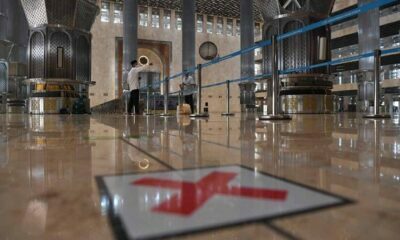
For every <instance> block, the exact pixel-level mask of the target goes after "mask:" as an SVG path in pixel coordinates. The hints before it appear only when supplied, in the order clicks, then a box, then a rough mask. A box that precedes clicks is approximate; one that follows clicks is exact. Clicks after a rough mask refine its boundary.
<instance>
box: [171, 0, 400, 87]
mask: <svg viewBox="0 0 400 240" xmlns="http://www.w3.org/2000/svg"><path fill="white" fill-rule="evenodd" d="M397 1H398V0H376V1H374V2H372V3H368V4H364V5H362V6H359V7H358V8H355V9H352V10H350V11H347V12H344V13H342V14H338V15H336V16H333V17H329V18H326V19H324V20H321V21H319V22H316V23H313V24H310V25H307V26H305V27H303V28H300V29H297V30H295V31H292V32H289V33H284V34H282V35H279V36H277V40H278V41H282V40H284V39H287V38H290V37H293V36H296V35H299V34H303V33H306V32H309V31H312V30H315V29H317V28H320V27H324V26H327V25H331V24H334V23H336V22H339V21H342V20H344V19H347V18H349V17H352V16H355V15H358V14H361V13H365V12H368V11H370V10H372V9H375V8H379V7H382V6H384V5H388V4H391V3H395V2H397ZM269 45H271V40H265V41H261V42H258V43H256V44H255V45H253V46H251V47H248V48H245V49H241V50H239V51H235V52H232V53H230V54H228V55H226V56H223V57H218V58H216V59H214V60H211V61H209V62H206V63H204V64H202V67H203V68H205V67H209V66H211V65H214V64H217V63H220V62H223V61H226V60H228V59H231V58H234V57H237V56H239V55H243V54H246V53H249V52H252V51H254V50H255V49H257V48H262V47H266V46H269ZM196 70H197V67H193V68H191V69H188V70H187V72H188V73H194V72H196ZM183 75H184V72H181V73H178V74H176V75H174V76H172V77H170V78H169V79H170V80H172V79H175V78H178V77H180V76H183Z"/></svg>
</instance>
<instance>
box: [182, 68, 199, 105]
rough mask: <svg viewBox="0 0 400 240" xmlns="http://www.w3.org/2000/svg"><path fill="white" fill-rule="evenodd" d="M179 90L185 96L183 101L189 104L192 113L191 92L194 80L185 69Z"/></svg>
mask: <svg viewBox="0 0 400 240" xmlns="http://www.w3.org/2000/svg"><path fill="white" fill-rule="evenodd" d="M180 87H181V90H182V92H183V95H184V96H185V103H186V104H189V105H190V108H191V111H192V113H194V97H193V92H194V91H195V90H196V82H195V81H194V79H193V77H192V76H191V75H190V74H189V73H188V72H186V71H185V76H184V77H183V82H182V84H181V86H180Z"/></svg>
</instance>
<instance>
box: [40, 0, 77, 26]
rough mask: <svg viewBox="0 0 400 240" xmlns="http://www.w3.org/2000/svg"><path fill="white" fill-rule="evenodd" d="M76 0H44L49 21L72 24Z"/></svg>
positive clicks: (66, 24) (65, 24)
mask: <svg viewBox="0 0 400 240" xmlns="http://www.w3.org/2000/svg"><path fill="white" fill-rule="evenodd" d="M76 1H77V0H62V1H60V0H46V7H47V15H48V16H47V17H48V18H49V23H57V24H60V25H64V26H72V25H73V23H74V14H73V13H74V12H75V6H76Z"/></svg>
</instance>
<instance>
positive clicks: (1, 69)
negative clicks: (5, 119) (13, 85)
mask: <svg viewBox="0 0 400 240" xmlns="http://www.w3.org/2000/svg"><path fill="white" fill-rule="evenodd" d="M5 92H7V65H6V64H5V63H4V62H0V94H1V93H5Z"/></svg>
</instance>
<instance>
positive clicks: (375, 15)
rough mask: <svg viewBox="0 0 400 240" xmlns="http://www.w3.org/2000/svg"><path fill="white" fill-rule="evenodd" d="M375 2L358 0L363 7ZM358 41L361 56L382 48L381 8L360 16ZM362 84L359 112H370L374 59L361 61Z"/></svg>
mask: <svg viewBox="0 0 400 240" xmlns="http://www.w3.org/2000/svg"><path fill="white" fill-rule="evenodd" d="M370 2H373V0H358V5H359V6H362V5H365V4H368V3H370ZM358 29H359V31H358V39H359V41H358V42H359V43H358V46H359V51H360V54H364V53H368V52H373V51H374V50H376V49H379V47H380V28H379V8H376V9H372V10H370V11H368V12H367V13H362V14H359V15H358ZM360 70H364V71H363V72H362V73H360V75H359V78H360V80H361V81H360V82H359V83H358V103H357V108H358V109H357V111H361V112H369V111H370V107H372V106H373V99H374V84H373V70H374V57H373V56H372V57H369V58H362V59H360Z"/></svg>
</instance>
